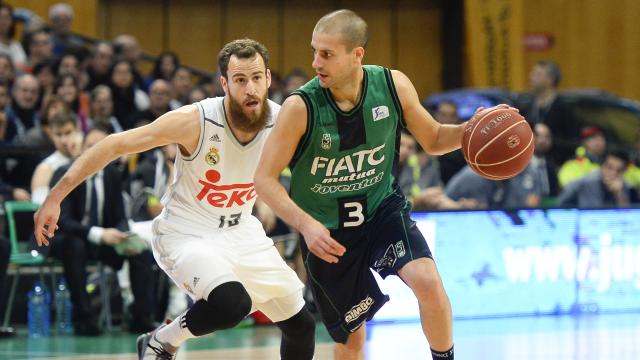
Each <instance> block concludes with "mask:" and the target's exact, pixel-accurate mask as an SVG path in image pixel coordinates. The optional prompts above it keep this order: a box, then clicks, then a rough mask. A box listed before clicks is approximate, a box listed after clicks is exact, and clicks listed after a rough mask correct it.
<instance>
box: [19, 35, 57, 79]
mask: <svg viewBox="0 0 640 360" xmlns="http://www.w3.org/2000/svg"><path fill="white" fill-rule="evenodd" d="M24 47H25V49H26V50H27V55H28V57H27V62H26V64H24V65H23V70H24V71H25V72H27V73H33V68H34V66H36V65H38V64H41V63H43V62H48V61H51V60H52V59H53V40H52V39H51V35H49V33H48V32H47V31H46V30H45V29H38V30H35V31H34V32H31V33H27V34H26V35H25V38H24Z"/></svg>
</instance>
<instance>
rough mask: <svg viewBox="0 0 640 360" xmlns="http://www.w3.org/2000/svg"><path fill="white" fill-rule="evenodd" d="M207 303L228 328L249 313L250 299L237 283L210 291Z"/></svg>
mask: <svg viewBox="0 0 640 360" xmlns="http://www.w3.org/2000/svg"><path fill="white" fill-rule="evenodd" d="M207 303H208V304H209V305H210V306H212V307H213V308H214V309H215V311H216V312H218V313H219V314H220V317H221V318H222V319H224V320H225V323H226V324H227V326H228V327H234V326H236V325H237V324H238V323H239V322H240V321H242V319H244V318H245V317H246V316H247V315H249V312H250V311H251V298H250V297H249V293H247V290H246V289H245V288H244V286H242V284H240V283H239V282H237V281H232V282H227V283H224V284H221V285H220V286H218V287H216V288H215V289H213V290H212V291H211V293H210V294H209V297H208V298H207Z"/></svg>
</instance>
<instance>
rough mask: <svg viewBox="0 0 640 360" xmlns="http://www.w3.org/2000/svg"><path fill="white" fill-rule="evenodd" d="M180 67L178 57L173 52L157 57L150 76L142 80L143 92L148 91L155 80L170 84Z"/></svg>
mask: <svg viewBox="0 0 640 360" xmlns="http://www.w3.org/2000/svg"><path fill="white" fill-rule="evenodd" d="M179 67H180V59H179V58H178V55H177V54H176V53H174V52H173V51H164V52H162V53H160V55H158V57H157V58H156V60H155V62H154V64H153V70H152V71H151V74H149V76H147V77H146V78H145V79H144V86H143V90H145V91H149V87H150V86H151V83H152V82H154V81H155V80H159V79H162V80H164V81H168V82H171V79H173V74H175V72H176V70H177V69H178V68H179Z"/></svg>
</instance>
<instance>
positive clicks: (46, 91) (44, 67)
mask: <svg viewBox="0 0 640 360" xmlns="http://www.w3.org/2000/svg"><path fill="white" fill-rule="evenodd" d="M31 73H32V74H33V76H35V77H36V79H38V83H40V94H39V95H38V104H44V103H46V102H47V98H48V97H49V96H51V95H53V92H54V91H53V83H54V82H55V81H56V75H55V74H56V71H55V66H54V64H53V62H51V61H49V60H47V61H44V62H41V63H38V64H36V66H34V67H33V69H32V72H31Z"/></svg>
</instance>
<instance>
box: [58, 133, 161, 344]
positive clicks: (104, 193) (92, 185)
mask: <svg viewBox="0 0 640 360" xmlns="http://www.w3.org/2000/svg"><path fill="white" fill-rule="evenodd" d="M106 136H107V134H106V133H105V132H103V131H100V130H97V129H92V130H90V131H89V132H88V133H87V135H86V137H85V141H84V145H83V149H84V151H86V150H87V149H88V148H90V147H91V146H92V145H93V144H95V143H96V142H98V141H99V140H101V139H103V138H104V137H106ZM66 170H67V168H66V167H63V168H60V169H58V171H56V174H55V176H54V179H53V181H52V184H53V183H55V182H56V181H57V180H59V179H60V178H61V177H62V175H63V174H64V172H65V171H66ZM58 225H59V233H58V235H57V236H56V238H55V239H54V240H53V241H52V242H51V249H50V254H51V255H53V256H55V257H56V258H59V259H61V260H62V263H63V271H64V277H65V279H66V280H67V284H68V287H69V291H70V292H71V301H72V304H73V322H74V330H75V333H76V335H98V334H99V333H100V332H101V329H100V328H99V327H98V323H97V317H96V315H97V314H95V313H94V312H93V311H92V310H91V305H90V303H89V295H88V294H87V291H86V284H87V275H86V271H85V270H86V264H87V261H88V260H90V259H98V260H100V261H102V262H103V263H105V264H106V265H108V266H110V267H112V268H113V269H114V270H119V269H120V268H121V267H122V265H123V262H124V261H125V260H127V261H128V262H129V269H130V271H129V273H130V278H131V289H132V291H133V295H134V303H133V305H132V307H131V309H130V311H131V315H132V317H131V323H130V324H129V327H128V329H129V331H131V332H136V333H137V332H146V331H151V330H153V329H154V328H155V326H154V324H153V323H152V317H153V314H154V306H155V297H154V292H153V289H154V287H155V281H154V275H153V270H152V268H153V265H154V259H153V256H152V255H151V252H150V251H149V250H144V251H143V252H141V253H139V254H130V255H127V254H125V255H120V254H118V253H117V252H116V250H115V246H116V245H117V244H119V243H121V242H123V241H125V239H126V238H127V233H126V232H127V231H128V230H129V225H128V219H127V218H126V216H125V209H124V200H123V196H122V182H121V174H120V172H119V171H117V170H115V169H114V168H113V167H112V166H107V167H106V168H104V169H103V170H101V171H99V172H98V173H97V174H96V175H94V176H93V177H91V178H89V179H87V180H86V181H85V182H84V183H83V184H81V185H79V186H78V187H77V188H76V189H75V190H73V191H72V192H71V193H70V194H69V196H68V197H67V198H66V199H65V200H64V201H63V202H62V206H61V212H60V219H59V222H58Z"/></svg>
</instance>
